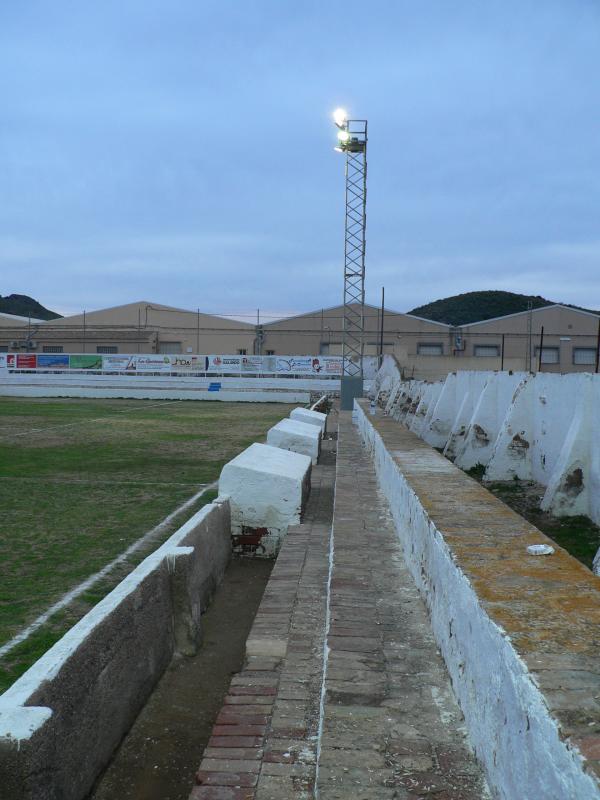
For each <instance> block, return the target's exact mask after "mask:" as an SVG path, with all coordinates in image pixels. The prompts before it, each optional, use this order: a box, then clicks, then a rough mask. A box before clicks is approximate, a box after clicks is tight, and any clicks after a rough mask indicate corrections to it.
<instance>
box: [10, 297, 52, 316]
mask: <svg viewBox="0 0 600 800" xmlns="http://www.w3.org/2000/svg"><path fill="white" fill-rule="evenodd" d="M0 313H2V314H15V315H16V316H18V317H30V316H31V317H34V319H58V318H59V317H60V314H56V313H55V312H54V311H50V309H48V308H44V306H43V305H42V304H41V303H38V301H37V300H34V299H33V297H28V296H27V295H26V294H9V295H7V296H6V297H2V295H0Z"/></svg>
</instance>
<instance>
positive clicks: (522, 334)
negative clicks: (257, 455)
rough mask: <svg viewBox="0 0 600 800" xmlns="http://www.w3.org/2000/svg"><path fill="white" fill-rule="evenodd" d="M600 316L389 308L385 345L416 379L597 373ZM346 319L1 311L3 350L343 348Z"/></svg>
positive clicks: (119, 310)
mask: <svg viewBox="0 0 600 800" xmlns="http://www.w3.org/2000/svg"><path fill="white" fill-rule="evenodd" d="M599 319H600V318H599V317H598V315H596V314H592V313H590V312H587V311H580V310H578V309H575V308H571V307H569V306H563V305H558V304H556V305H551V306H545V307H543V308H537V309H534V310H532V311H523V312H520V313H517V314H510V315H507V316H503V317H498V318H496V319H488V320H484V321H482V322H475V323H470V324H468V325H463V326H459V327H454V326H450V325H446V324H444V323H441V322H434V321H431V320H426V319H422V318H420V317H416V316H413V315H411V314H403V313H401V312H398V311H393V310H391V309H386V310H385V311H384V316H383V352H384V353H392V354H394V355H395V356H396V358H397V360H398V362H399V364H400V366H401V367H402V369H403V371H404V374H405V375H406V376H407V377H415V378H438V377H441V376H442V375H445V374H447V373H448V372H450V371H453V370H456V369H505V370H508V369H511V370H529V369H531V370H534V371H535V370H536V369H537V368H538V366H539V365H540V364H541V367H542V369H543V370H544V371H548V372H583V371H594V370H595V368H596V348H597V344H598V330H599ZM381 323H382V320H381V309H379V308H377V307H376V306H371V305H365V354H366V355H377V354H378V353H379V348H380V340H381V328H382V325H381ZM342 326H343V306H335V307H333V308H324V309H317V310H315V311H311V312H308V313H306V314H299V315H297V316H292V317H287V318H285V319H280V320H277V321H274V322H269V323H265V324H257V325H252V324H250V323H248V322H242V321H239V320H236V319H231V318H225V317H220V316H215V315H212V314H204V313H202V312H200V311H188V310H185V309H180V308H173V307H171V306H166V305H161V304H159V303H150V302H146V301H141V302H137V303H129V304H127V305H123V306H116V307H114V308H107V309H102V310H99V311H93V312H88V313H87V314H77V315H75V316H71V317H65V318H62V319H56V320H49V321H43V320H34V319H31V320H30V319H27V318H24V317H15V316H12V315H9V314H0V351H1V352H20V353H24V352H36V353H131V354H135V353H168V354H178V353H194V354H205V355H209V354H215V355H228V354H229V355H236V354H237V355H252V354H262V355H340V354H341V348H342ZM542 329H543V349H542V350H541V354H540V346H541V345H542V341H541V339H542Z"/></svg>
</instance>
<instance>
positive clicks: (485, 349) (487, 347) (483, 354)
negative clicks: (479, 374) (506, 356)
mask: <svg viewBox="0 0 600 800" xmlns="http://www.w3.org/2000/svg"><path fill="white" fill-rule="evenodd" d="M473 355H474V356H477V357H478V358H494V357H498V356H499V355H500V346H499V345H497V344H476V345H475V347H474V348H473Z"/></svg>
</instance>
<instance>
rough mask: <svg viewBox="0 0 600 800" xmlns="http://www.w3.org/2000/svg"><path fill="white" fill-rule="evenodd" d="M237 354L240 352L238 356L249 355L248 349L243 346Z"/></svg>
mask: <svg viewBox="0 0 600 800" xmlns="http://www.w3.org/2000/svg"><path fill="white" fill-rule="evenodd" d="M237 354H238V356H247V355H248V351H247V350H246V348H245V347H243V348H241V349H240V350H238V351H237Z"/></svg>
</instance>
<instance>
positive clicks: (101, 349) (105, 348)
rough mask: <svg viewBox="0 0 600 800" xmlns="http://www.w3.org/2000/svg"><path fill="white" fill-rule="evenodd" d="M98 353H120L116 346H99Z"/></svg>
mask: <svg viewBox="0 0 600 800" xmlns="http://www.w3.org/2000/svg"><path fill="white" fill-rule="evenodd" d="M96 352H97V353H118V352H119V348H118V347H116V346H115V345H114V344H99V345H98V347H96Z"/></svg>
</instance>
